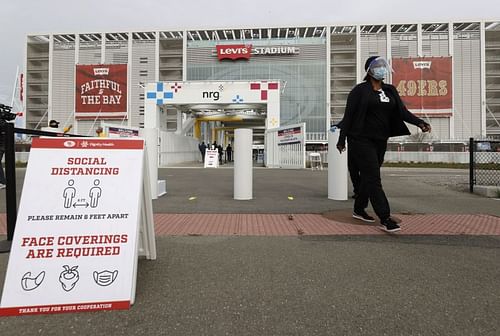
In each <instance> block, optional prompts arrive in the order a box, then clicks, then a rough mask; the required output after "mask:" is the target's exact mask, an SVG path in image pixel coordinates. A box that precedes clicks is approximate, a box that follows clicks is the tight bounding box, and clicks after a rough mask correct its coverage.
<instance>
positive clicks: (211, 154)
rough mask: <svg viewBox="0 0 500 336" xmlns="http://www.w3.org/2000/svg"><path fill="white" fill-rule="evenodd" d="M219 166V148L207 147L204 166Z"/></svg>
mask: <svg viewBox="0 0 500 336" xmlns="http://www.w3.org/2000/svg"><path fill="white" fill-rule="evenodd" d="M218 167H219V151H218V150H217V149H207V150H206V151H205V165H204V168H218Z"/></svg>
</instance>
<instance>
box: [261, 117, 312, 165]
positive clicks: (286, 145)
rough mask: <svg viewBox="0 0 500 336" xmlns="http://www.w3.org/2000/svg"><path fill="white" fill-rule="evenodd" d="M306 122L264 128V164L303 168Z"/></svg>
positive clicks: (304, 163) (304, 162)
mask: <svg viewBox="0 0 500 336" xmlns="http://www.w3.org/2000/svg"><path fill="white" fill-rule="evenodd" d="M305 134H306V124H305V123H301V124H295V125H289V126H284V127H279V128H274V129H270V130H266V143H265V145H266V166H267V167H269V168H286V169H303V168H305V167H306V143H305Z"/></svg>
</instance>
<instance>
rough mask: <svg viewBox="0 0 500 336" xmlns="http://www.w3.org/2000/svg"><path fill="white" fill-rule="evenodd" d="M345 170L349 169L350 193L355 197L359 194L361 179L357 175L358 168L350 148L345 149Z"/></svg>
mask: <svg viewBox="0 0 500 336" xmlns="http://www.w3.org/2000/svg"><path fill="white" fill-rule="evenodd" d="M347 168H348V169H349V176H350V177H351V182H352V192H353V193H354V195H356V196H357V195H358V194H359V185H360V180H361V177H360V175H359V167H358V165H357V164H356V162H355V159H354V154H353V153H352V149H351V146H348V147H347Z"/></svg>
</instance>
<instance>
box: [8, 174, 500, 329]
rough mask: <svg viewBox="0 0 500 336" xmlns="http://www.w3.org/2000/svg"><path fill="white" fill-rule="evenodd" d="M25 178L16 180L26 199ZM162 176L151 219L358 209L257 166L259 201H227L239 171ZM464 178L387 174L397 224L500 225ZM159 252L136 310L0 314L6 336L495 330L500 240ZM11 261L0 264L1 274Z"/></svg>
mask: <svg viewBox="0 0 500 336" xmlns="http://www.w3.org/2000/svg"><path fill="white" fill-rule="evenodd" d="M22 175H23V172H22V170H18V180H19V181H18V184H19V188H18V190H19V192H20V189H21V188H20V186H21V183H22ZM160 177H161V178H165V179H166V180H167V190H168V194H167V195H166V196H163V197H161V198H160V199H158V200H155V201H154V202H153V206H154V211H155V213H323V212H327V211H332V210H336V209H350V207H351V206H352V201H351V200H349V201H343V202H338V201H331V200H328V199H327V197H326V196H327V180H326V177H327V174H326V171H310V170H270V169H255V170H254V200H251V201H234V200H232V186H233V184H232V182H233V181H232V170H231V169H225V168H222V169H197V168H189V169H182V168H168V169H160ZM466 181H467V175H466V172H464V171H456V170H439V169H438V170H434V169H433V170H420V169H401V168H384V169H383V184H384V188H385V190H386V193H387V195H388V197H389V201H390V203H391V206H392V209H393V212H395V213H443V214H445V213H447V214H455V213H466V214H475V213H477V214H490V215H493V216H499V215H500V206H499V205H500V203H499V202H500V201H498V200H495V199H487V198H483V197H480V196H476V195H471V194H469V193H466V192H464V191H463V190H465V189H466ZM2 194H3V193H2ZM288 196H292V197H293V200H289V198H288ZM0 197H2V198H4V195H1V196H0ZM41 197H43V194H41ZM192 197H196V198H195V199H193V200H191V201H190V200H189V199H190V198H192ZM2 198H0V201H1V202H2V205H3V204H4V199H2ZM157 250H158V258H157V260H155V261H146V260H140V261H139V273H138V279H137V296H136V303H135V305H134V306H132V308H131V309H130V310H127V311H111V312H95V313H76V314H62V315H45V316H23V317H8V318H5V317H4V318H0V328H1V329H0V330H1V335H2V336H3V335H68V334H70V335H96V334H108V335H498V330H500V319H498V316H499V313H500V267H499V260H500V237H499V236H467V235H457V236H437V235H432V236H418V235H417V236H415V235H412V236H405V235H404V234H399V235H385V236H384V235H383V236H370V235H368V236H367V235H364V236H355V235H343V236H342V235H341V236H297V237H242V236H238V237H234V236H215V237H213V236H210V237H207V236H162V237H157ZM7 260H8V254H0V274H4V273H5V269H6V265H7ZM1 285H3V277H0V286H1Z"/></svg>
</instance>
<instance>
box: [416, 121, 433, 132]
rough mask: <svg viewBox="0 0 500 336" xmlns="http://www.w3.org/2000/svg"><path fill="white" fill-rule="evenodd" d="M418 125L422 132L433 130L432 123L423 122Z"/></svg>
mask: <svg viewBox="0 0 500 336" xmlns="http://www.w3.org/2000/svg"><path fill="white" fill-rule="evenodd" d="M418 127H419V128H420V129H421V130H422V132H430V131H431V130H432V127H431V125H429V124H428V123H421V124H419V125H418Z"/></svg>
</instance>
